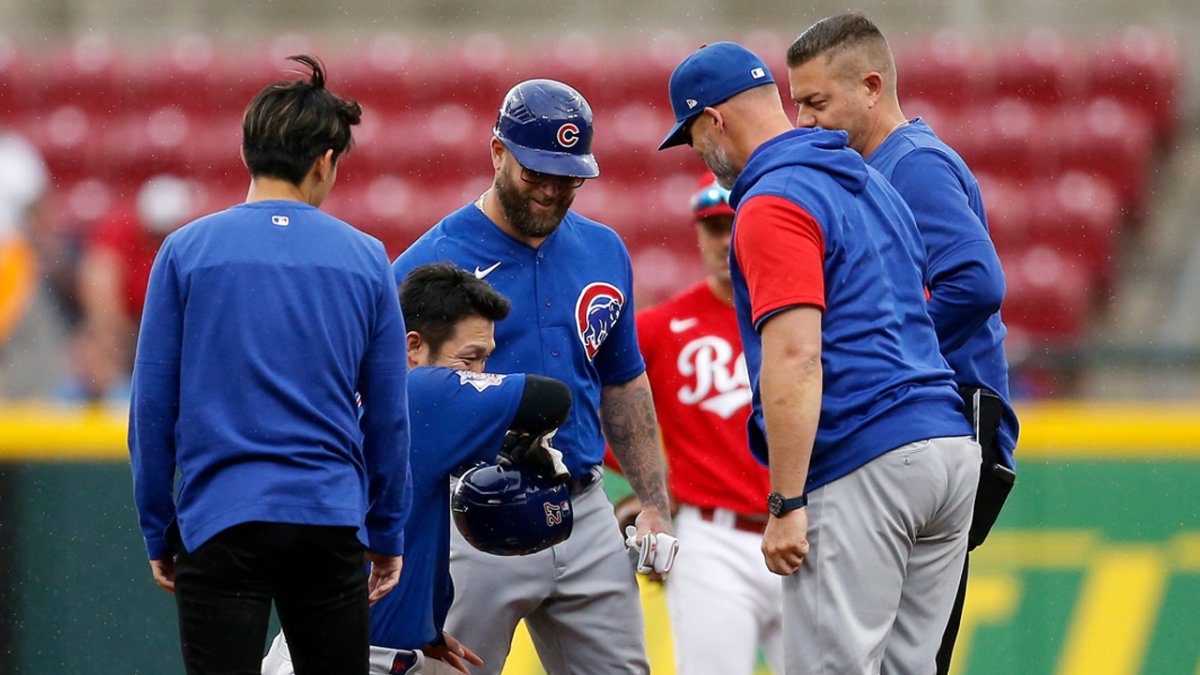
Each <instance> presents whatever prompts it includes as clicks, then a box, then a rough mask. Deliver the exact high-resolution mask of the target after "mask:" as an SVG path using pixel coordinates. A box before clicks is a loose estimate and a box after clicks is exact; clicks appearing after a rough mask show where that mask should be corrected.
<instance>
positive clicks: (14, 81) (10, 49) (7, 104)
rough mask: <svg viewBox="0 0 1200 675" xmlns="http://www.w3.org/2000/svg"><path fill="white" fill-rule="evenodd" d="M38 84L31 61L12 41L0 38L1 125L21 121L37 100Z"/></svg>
mask: <svg viewBox="0 0 1200 675" xmlns="http://www.w3.org/2000/svg"><path fill="white" fill-rule="evenodd" d="M37 95H38V83H37V81H36V80H35V79H34V75H33V71H32V64H31V62H30V59H29V58H28V57H27V56H26V55H25V54H22V53H21V50H19V49H18V48H17V47H16V45H15V44H13V43H12V42H11V41H9V40H7V39H5V38H0V123H4V124H9V123H12V121H13V120H15V119H20V118H21V117H22V116H24V115H25V113H26V111H28V110H30V108H31V107H32V106H33V104H34V102H35V101H36V100H37Z"/></svg>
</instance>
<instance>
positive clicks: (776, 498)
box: [767, 492, 808, 518]
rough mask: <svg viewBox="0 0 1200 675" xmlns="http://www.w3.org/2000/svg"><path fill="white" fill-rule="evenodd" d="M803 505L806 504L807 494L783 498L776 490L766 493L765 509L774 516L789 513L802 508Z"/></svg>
mask: <svg viewBox="0 0 1200 675" xmlns="http://www.w3.org/2000/svg"><path fill="white" fill-rule="evenodd" d="M805 506H808V495H800V496H799V497H792V498H791V499H785V498H784V496H783V495H781V494H779V493H778V492H772V493H771V494H769V495H767V510H768V511H770V512H771V515H773V516H775V517H776V518H778V517H780V516H783V515H786V514H788V513H791V512H792V511H795V510H796V509H802V508H804V507H805Z"/></svg>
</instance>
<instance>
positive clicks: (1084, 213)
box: [1031, 172, 1121, 297]
mask: <svg viewBox="0 0 1200 675" xmlns="http://www.w3.org/2000/svg"><path fill="white" fill-rule="evenodd" d="M1035 199H1036V202H1035V208H1034V211H1033V221H1032V228H1031V234H1032V236H1033V240H1034V241H1036V242H1037V243H1038V244H1040V245H1044V246H1048V247H1050V248H1052V249H1054V250H1055V251H1056V252H1057V253H1058V254H1060V255H1061V256H1062V257H1063V258H1064V259H1065V260H1067V261H1068V262H1070V263H1072V264H1073V265H1074V266H1076V267H1078V268H1079V269H1080V270H1081V271H1082V272H1083V273H1084V274H1085V276H1086V278H1087V280H1088V284H1089V287H1090V288H1091V289H1092V292H1093V293H1094V294H1095V295H1096V296H1097V297H1099V296H1100V295H1101V294H1103V293H1105V292H1107V290H1108V288H1109V286H1110V284H1111V282H1112V278H1113V274H1114V268H1115V266H1116V261H1115V256H1116V254H1117V248H1116V238H1117V236H1118V234H1119V231H1120V226H1121V212H1120V207H1119V206H1118V203H1117V198H1116V195H1115V194H1114V193H1113V191H1112V189H1111V188H1110V187H1109V186H1108V184H1107V183H1106V182H1105V181H1103V180H1101V179H1099V178H1096V177H1093V176H1089V175H1087V174H1084V173H1078V172H1069V173H1066V174H1064V175H1063V176H1062V177H1061V178H1059V179H1058V180H1056V181H1054V182H1052V183H1050V184H1048V185H1046V186H1044V187H1043V188H1042V189H1041V190H1039V191H1035Z"/></svg>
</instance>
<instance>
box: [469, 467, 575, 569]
mask: <svg viewBox="0 0 1200 675" xmlns="http://www.w3.org/2000/svg"><path fill="white" fill-rule="evenodd" d="M450 510H451V513H452V514H453V516H454V525H455V526H456V527H457V528H458V531H459V532H460V533H462V535H463V538H464V539H466V540H467V542H468V543H469V544H471V545H472V546H474V547H475V548H477V549H479V550H480V551H483V552H485V553H491V554H493V555H503V556H513V555H528V554H530V553H537V552H538V551H541V550H544V549H547V548H549V547H551V546H554V545H555V544H560V543H562V542H564V541H566V540H567V538H568V537H570V536H571V530H572V527H573V526H574V522H575V519H574V509H573V507H572V504H571V495H570V491H569V490H568V488H567V485H566V484H565V483H563V482H562V481H557V480H553V479H550V478H544V477H542V476H541V475H539V474H537V473H535V472H534V471H533V470H532V469H530V468H528V467H524V468H523V467H519V466H498V465H496V464H481V465H479V466H476V467H473V468H471V469H469V470H468V471H467V472H466V473H464V474H463V475H462V477H461V478H459V479H458V483H457V484H456V485H455V486H454V492H453V494H452V495H451V499H450Z"/></svg>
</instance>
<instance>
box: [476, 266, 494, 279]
mask: <svg viewBox="0 0 1200 675" xmlns="http://www.w3.org/2000/svg"><path fill="white" fill-rule="evenodd" d="M499 266H500V263H496V264H495V265H492V266H491V267H489V268H487V269H482V270H481V269H479V265H476V266H475V278H476V279H482V278H484V277H486V276H487V275H489V274H491V273H492V271H493V270H495V269H496V268H497V267H499Z"/></svg>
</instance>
